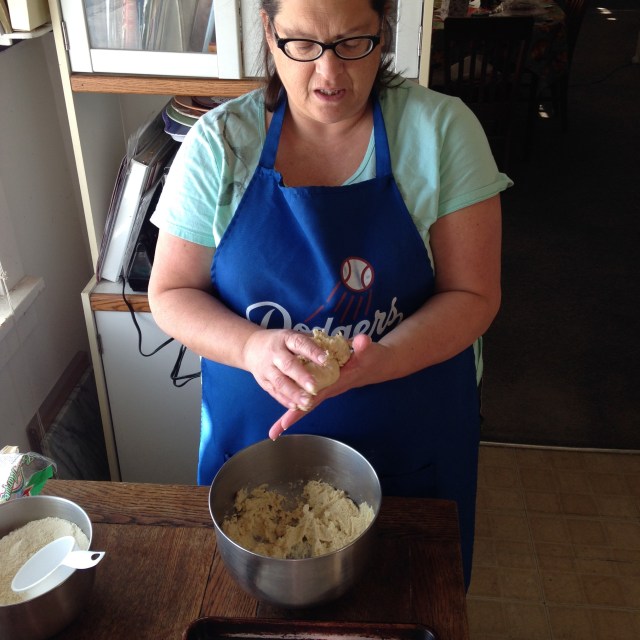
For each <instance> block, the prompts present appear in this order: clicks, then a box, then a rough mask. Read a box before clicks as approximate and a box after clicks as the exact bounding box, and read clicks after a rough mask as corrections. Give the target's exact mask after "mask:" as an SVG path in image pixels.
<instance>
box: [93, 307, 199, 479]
mask: <svg viewBox="0 0 640 640" xmlns="http://www.w3.org/2000/svg"><path fill="white" fill-rule="evenodd" d="M136 318H137V320H138V324H139V325H140V329H141V331H142V336H143V338H142V350H143V351H144V352H145V353H150V352H151V351H153V350H154V349H155V348H156V346H158V345H159V344H161V343H162V342H164V341H165V340H166V339H167V336H166V335H165V334H164V333H163V332H162V331H160V329H159V328H158V327H157V325H156V324H155V322H154V321H153V318H152V316H151V314H149V313H137V314H136ZM95 323H96V329H97V332H98V334H99V336H100V342H101V346H102V364H103V367H104V374H105V381H106V386H107V394H108V398H109V406H110V411H111V420H112V424H113V434H114V439H115V445H116V450H117V456H118V462H119V466H120V474H121V478H122V480H123V481H125V482H158V483H178V484H196V470H197V462H198V442H199V436H200V401H201V391H200V389H201V387H200V379H195V380H191V381H190V382H189V383H187V384H186V385H185V386H183V387H180V388H178V387H175V386H174V385H173V383H172V381H171V379H170V372H171V369H172V368H173V366H174V364H175V362H176V358H177V356H178V349H179V344H178V343H176V342H171V343H170V344H169V345H167V346H166V347H164V348H163V349H161V350H160V351H159V352H158V353H156V354H155V355H153V356H150V357H148V358H145V357H143V356H142V355H140V353H139V352H138V334H137V333H136V330H135V327H134V325H133V322H132V319H131V316H130V314H129V313H127V312H120V311H96V312H95ZM199 370H200V361H199V359H198V357H197V356H196V355H195V354H194V353H192V352H190V351H187V352H186V353H185V356H184V359H183V361H182V367H181V371H180V373H181V374H188V373H193V372H196V371H199Z"/></svg>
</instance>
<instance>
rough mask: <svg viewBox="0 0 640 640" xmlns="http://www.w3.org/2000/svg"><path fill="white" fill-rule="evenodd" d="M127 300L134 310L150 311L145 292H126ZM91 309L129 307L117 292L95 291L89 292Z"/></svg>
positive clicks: (127, 309) (105, 309)
mask: <svg viewBox="0 0 640 640" xmlns="http://www.w3.org/2000/svg"><path fill="white" fill-rule="evenodd" d="M126 296H127V300H128V301H129V303H130V304H131V306H132V307H133V310H134V311H138V312H140V313H150V312H151V309H150V307H149V299H148V298H147V294H146V293H127V294H126ZM89 299H90V301H91V309H92V310H93V311H129V307H127V304H126V303H125V301H124V300H123V298H122V294H119V293H96V292H93V293H91V294H90V296H89Z"/></svg>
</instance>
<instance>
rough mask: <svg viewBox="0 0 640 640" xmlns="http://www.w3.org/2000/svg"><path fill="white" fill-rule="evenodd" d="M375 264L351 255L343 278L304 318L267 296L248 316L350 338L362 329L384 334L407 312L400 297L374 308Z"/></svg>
mask: <svg viewBox="0 0 640 640" xmlns="http://www.w3.org/2000/svg"><path fill="white" fill-rule="evenodd" d="M374 282H375V271H374V268H373V265H372V264H371V263H370V262H369V261H368V260H365V259H364V258H361V257H356V256H351V257H349V258H345V259H344V260H343V261H342V264H341V265H340V274H339V279H338V280H337V281H336V283H335V285H334V287H333V288H332V289H331V291H330V292H329V293H328V295H327V297H326V298H325V300H324V303H323V304H321V305H320V306H319V307H318V308H316V309H314V310H312V311H311V312H310V313H309V315H308V316H307V317H306V318H304V320H303V321H302V322H297V323H295V322H294V321H293V318H292V317H291V314H290V312H289V310H288V309H286V308H285V307H284V306H283V305H282V304H279V303H278V302H275V301H269V300H263V301H261V302H256V303H254V304H251V305H249V306H248V307H247V308H246V318H247V320H249V321H251V322H253V323H255V324H258V325H260V326H261V327H263V328H265V329H294V330H297V331H305V332H310V331H311V330H312V329H322V330H323V331H325V332H326V333H327V334H328V335H335V334H336V333H338V332H339V331H340V332H342V334H343V335H344V336H345V338H347V339H350V338H353V336H355V335H357V334H359V333H365V334H367V335H369V336H371V337H372V338H373V337H374V336H382V335H384V333H386V332H387V331H388V330H390V329H391V328H393V327H394V326H397V325H398V324H400V322H402V320H403V317H404V314H403V313H401V312H400V311H399V310H398V309H397V308H396V302H397V298H396V297H394V298H393V299H392V300H390V305H389V308H388V309H387V310H382V309H374V310H372V309H371V305H372V287H373V284H374ZM327 313H329V315H328V316H326V320H325V321H324V323H323V324H322V325H319V324H314V319H316V318H317V317H318V316H322V315H324V314H327Z"/></svg>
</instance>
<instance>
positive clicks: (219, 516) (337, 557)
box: [209, 435, 382, 608]
mask: <svg viewBox="0 0 640 640" xmlns="http://www.w3.org/2000/svg"><path fill="white" fill-rule="evenodd" d="M309 480H322V481H324V482H327V483H329V484H331V485H332V486H334V487H336V488H338V489H343V490H344V491H346V492H347V494H348V495H349V496H350V497H351V498H352V499H353V500H354V501H355V502H356V504H360V503H362V502H366V503H367V504H369V506H370V507H371V508H372V509H373V512H374V515H375V517H374V521H373V522H372V523H371V525H369V527H368V528H367V529H366V531H364V532H363V533H362V534H361V535H360V536H359V537H358V538H357V539H356V540H354V541H353V542H351V543H350V544H349V545H347V546H346V547H343V548H342V549H339V550H337V551H334V552H332V553H328V554H326V555H323V556H317V557H313V558H304V559H296V560H290V559H280V558H270V557H266V556H262V555H258V554H256V553H253V552H251V551H248V550H247V549H244V548H243V547H241V546H240V545H238V544H236V543H235V542H233V540H231V539H230V538H229V537H228V536H227V535H225V533H224V531H223V530H222V523H223V521H224V519H225V517H226V516H228V515H231V514H232V513H233V509H234V499H235V496H236V493H237V492H238V490H240V489H242V488H246V489H248V490H251V489H253V488H254V487H257V486H259V485H261V484H265V483H266V484H267V485H268V487H269V489H272V490H276V491H279V492H282V493H284V494H285V495H286V494H287V493H288V492H290V490H291V489H290V487H291V485H292V484H297V485H298V486H299V485H300V484H301V483H306V482H307V481H309ZM381 502H382V491H381V488H380V481H379V479H378V476H377V474H376V472H375V471H374V469H373V467H372V466H371V465H370V464H369V462H368V461H367V460H366V459H365V458H364V457H363V456H362V455H361V454H360V453H358V452H357V451H356V450H355V449H353V448H351V447H349V446H347V445H345V444H343V443H341V442H338V441H336V440H332V439H330V438H324V437H321V436H315V435H285V436H281V437H280V438H278V440H277V441H276V442H272V441H271V440H263V441H261V442H258V443H257V444H254V445H251V446H250V447H247V448H246V449H244V450H242V451H240V452H238V453H237V454H235V455H234V456H233V457H231V458H230V459H229V460H227V462H225V464H224V465H223V467H222V468H221V469H220V471H219V472H218V474H217V475H216V477H215V478H214V479H213V482H212V483H211V488H210V490H209V511H210V512H211V517H212V518H213V523H214V525H215V530H216V540H217V544H218V551H219V553H220V555H221V557H222V560H223V562H224V564H225V566H226V568H227V570H228V571H229V573H230V574H231V576H232V577H233V578H234V579H235V580H236V582H237V583H238V584H239V585H240V586H241V587H242V588H243V589H245V591H247V592H248V593H250V594H251V595H252V596H253V597H255V598H257V599H258V600H263V601H265V602H269V603H271V604H273V605H276V606H279V607H285V608H300V607H308V606H312V605H318V604H321V603H324V602H327V601H329V600H333V599H335V598H337V597H339V596H341V595H342V594H344V593H345V592H346V591H347V590H348V589H349V588H350V587H351V586H353V584H354V583H355V582H356V580H357V579H358V578H359V577H360V576H361V574H362V572H363V570H364V569H365V568H366V566H367V564H368V562H369V561H370V559H371V555H372V550H373V549H372V548H373V543H374V540H375V533H374V524H375V521H376V519H377V516H378V513H379V511H380V504H381Z"/></svg>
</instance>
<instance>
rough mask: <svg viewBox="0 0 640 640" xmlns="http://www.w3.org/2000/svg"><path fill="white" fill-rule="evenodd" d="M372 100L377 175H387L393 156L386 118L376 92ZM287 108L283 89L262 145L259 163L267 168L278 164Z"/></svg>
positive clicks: (389, 171)
mask: <svg viewBox="0 0 640 640" xmlns="http://www.w3.org/2000/svg"><path fill="white" fill-rule="evenodd" d="M371 101H372V105H373V135H374V142H375V148H376V175H378V176H386V175H389V174H390V173H391V156H390V153H389V142H388V140H387V131H386V127H385V126H384V118H383V117H382V109H381V107H380V101H379V100H378V96H377V95H375V94H374V95H373V96H372V98H371ZM286 109H287V94H286V93H285V92H284V91H282V92H281V93H280V98H279V100H278V104H277V106H276V109H275V111H274V112H273V117H272V118H271V124H270V125H269V129H268V131H267V137H266V139H265V142H264V147H262V153H261V154H260V162H259V165H260V166H261V167H263V168H265V169H273V168H274V166H275V164H276V154H277V152H278V144H279V143H280V133H281V132H282V123H283V122H284V114H285V111H286Z"/></svg>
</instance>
